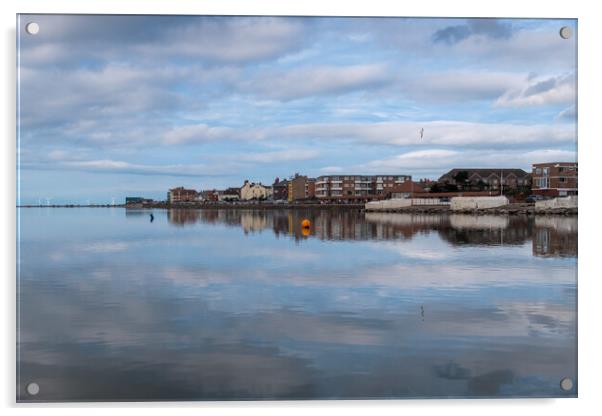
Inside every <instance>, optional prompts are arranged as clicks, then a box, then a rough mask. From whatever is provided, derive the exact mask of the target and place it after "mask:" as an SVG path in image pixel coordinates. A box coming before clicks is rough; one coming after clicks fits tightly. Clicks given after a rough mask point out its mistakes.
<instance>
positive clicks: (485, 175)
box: [437, 168, 531, 191]
mask: <svg viewBox="0 0 602 416" xmlns="http://www.w3.org/2000/svg"><path fill="white" fill-rule="evenodd" d="M437 183H438V185H439V187H443V188H444V189H447V190H467V191H470V190H479V191H484V190H499V189H500V186H503V187H504V190H509V189H514V190H520V189H524V188H527V187H528V186H529V185H530V184H531V175H530V174H529V173H527V172H525V171H524V170H522V169H518V168H512V169H508V168H493V169H472V168H455V169H452V170H450V171H449V172H447V173H445V174H444V175H442V176H441V177H440V178H439V180H438V181H437ZM450 188H455V189H450Z"/></svg>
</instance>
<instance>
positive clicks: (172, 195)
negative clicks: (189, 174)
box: [167, 186, 199, 204]
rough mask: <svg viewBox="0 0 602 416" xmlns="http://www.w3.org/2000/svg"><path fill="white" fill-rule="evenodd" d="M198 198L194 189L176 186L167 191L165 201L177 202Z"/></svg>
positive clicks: (191, 200) (192, 200)
mask: <svg viewBox="0 0 602 416" xmlns="http://www.w3.org/2000/svg"><path fill="white" fill-rule="evenodd" d="M198 198H199V193H198V192H197V191H195V190H194V189H185V188H184V187H182V186H180V187H178V188H173V189H170V190H169V192H168V193H167V202H169V203H170V204H177V203H181V202H194V201H197V200H198Z"/></svg>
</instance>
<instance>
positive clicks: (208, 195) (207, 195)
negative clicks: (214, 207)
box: [201, 189, 219, 202]
mask: <svg viewBox="0 0 602 416" xmlns="http://www.w3.org/2000/svg"><path fill="white" fill-rule="evenodd" d="M201 199H202V200H203V201H208V202H217V201H218V200H219V192H218V191H217V190H215V189H207V190H204V191H202V192H201Z"/></svg>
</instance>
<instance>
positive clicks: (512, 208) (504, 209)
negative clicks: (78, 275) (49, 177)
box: [17, 203, 578, 216]
mask: <svg viewBox="0 0 602 416" xmlns="http://www.w3.org/2000/svg"><path fill="white" fill-rule="evenodd" d="M17 208H125V209H167V210H169V209H199V210H212V209H231V210H276V209H313V210H359V211H365V212H382V213H413V214H466V215H544V216H545V215H564V216H577V215H578V209H577V208H555V209H545V210H543V209H542V210H536V209H535V206H534V205H532V204H510V205H505V206H501V207H497V208H480V209H474V208H470V209H463V210H454V211H452V210H451V209H450V207H449V206H446V205H444V206H441V205H422V206H410V207H403V208H394V209H366V208H365V204H288V203H287V204H273V203H259V204H231V203H225V204H207V203H205V204H167V203H155V204H146V205H139V204H136V205H125V204H120V205H110V204H91V205H73V204H62V205H58V204H57V205H17Z"/></svg>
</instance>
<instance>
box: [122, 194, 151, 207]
mask: <svg viewBox="0 0 602 416" xmlns="http://www.w3.org/2000/svg"><path fill="white" fill-rule="evenodd" d="M153 202H154V201H153V200H152V199H148V198H142V197H141V196H127V197H125V205H128V206H134V205H135V206H142V205H150V204H152V203H153Z"/></svg>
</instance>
